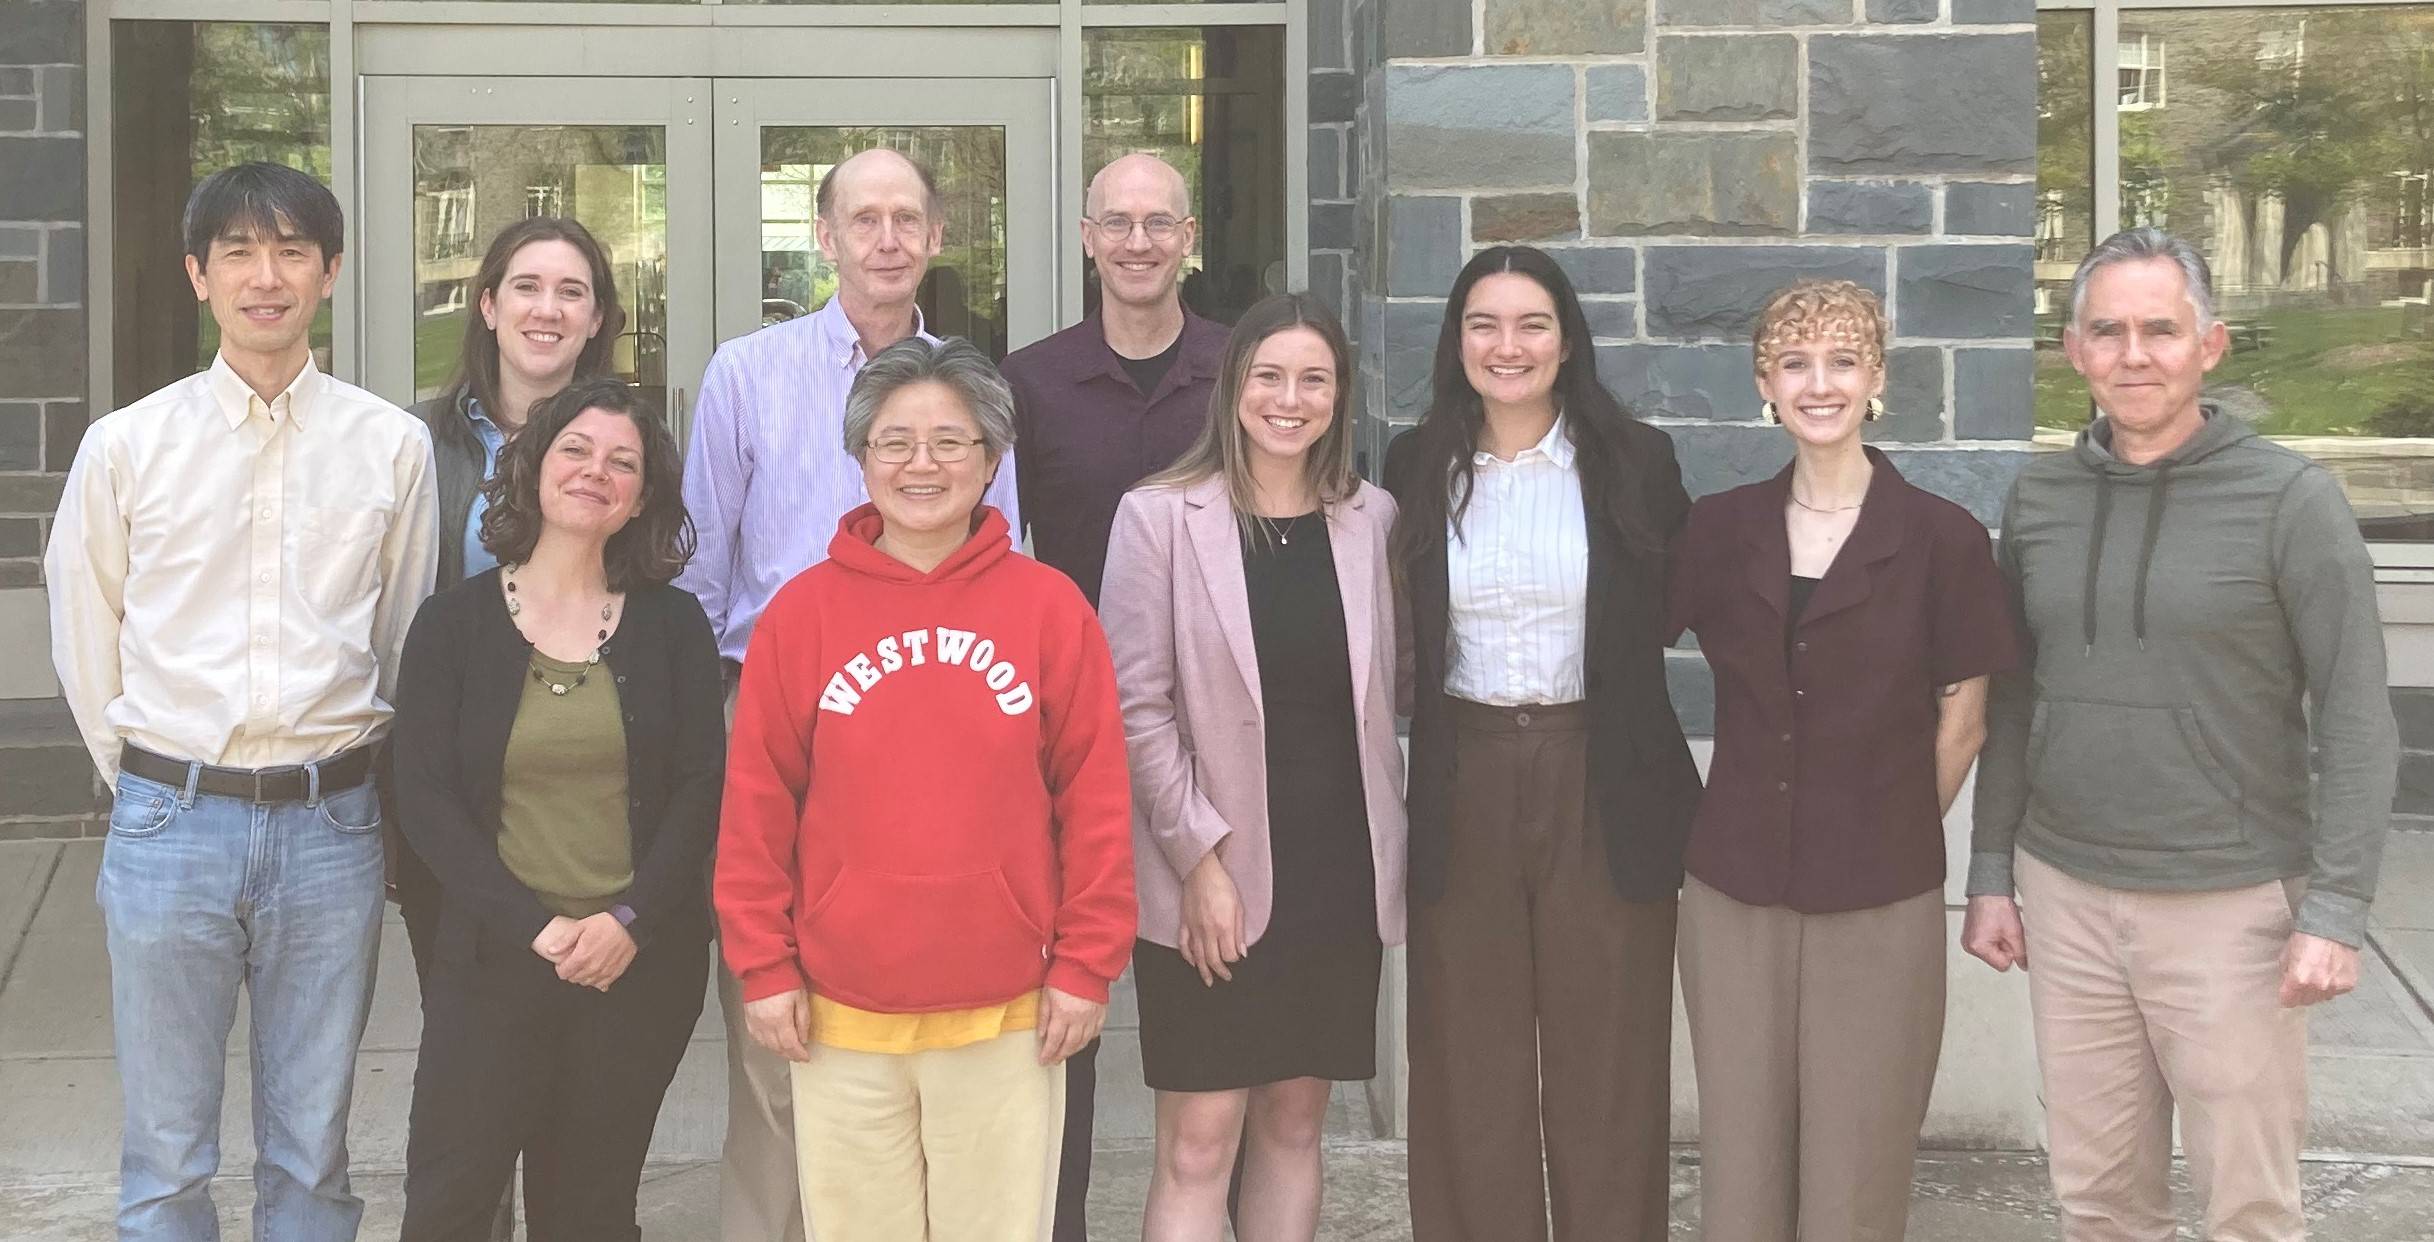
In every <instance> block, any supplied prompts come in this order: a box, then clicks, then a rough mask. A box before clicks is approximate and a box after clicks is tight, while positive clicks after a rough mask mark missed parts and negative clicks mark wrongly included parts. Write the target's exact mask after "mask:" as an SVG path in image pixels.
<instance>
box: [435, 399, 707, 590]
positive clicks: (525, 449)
mask: <svg viewBox="0 0 2434 1242" xmlns="http://www.w3.org/2000/svg"><path fill="white" fill-rule="evenodd" d="M586 410H601V411H605V412H607V413H610V414H622V415H624V416H625V417H626V418H627V419H628V420H630V421H631V422H632V423H633V424H634V429H635V430H636V431H638V432H640V433H641V436H642V512H640V513H637V514H635V515H634V518H633V520H632V521H629V522H627V523H626V524H625V527H624V529H622V530H620V531H618V532H617V533H616V534H614V535H611V536H609V541H608V547H607V548H606V549H604V550H603V551H602V553H601V560H602V561H603V562H605V567H606V568H607V570H608V585H609V589H610V590H612V591H631V590H633V589H635V588H637V587H645V586H657V585H659V584H661V583H663V582H667V581H669V580H670V579H672V578H674V577H675V576H676V573H677V571H678V570H681V569H683V568H684V567H685V562H686V561H689V560H691V559H693V519H692V518H691V517H689V516H687V515H686V513H685V498H684V490H683V489H684V476H683V473H682V470H681V467H679V466H678V464H677V460H676V437H675V436H673V435H671V434H669V432H668V425H667V423H665V422H664V421H662V420H661V419H660V417H659V411H657V410H655V409H652V408H651V404H650V402H648V401H646V400H644V399H643V397H642V394H641V393H639V392H636V391H635V390H633V389H632V388H628V387H627V386H626V385H625V384H624V383H623V382H622V381H619V380H614V379H590V380H577V381H575V382H574V383H572V384H569V385H567V386H566V388H565V389H564V390H562V391H560V392H559V393H558V395H556V396H554V397H551V398H549V399H548V400H545V401H541V402H539V403H537V404H535V405H534V406H533V407H532V417H531V418H530V419H529V420H528V421H527V422H526V424H525V427H524V430H523V431H522V432H520V433H518V434H517V436H516V438H515V439H513V440H510V441H508V442H507V447H506V448H504V449H501V450H499V464H498V471H497V473H495V474H493V475H491V476H490V481H489V482H487V483H484V484H482V495H483V497H485V498H486V499H488V500H489V501H490V507H489V508H488V509H485V510H483V512H482V546H483V547H485V548H487V549H489V550H490V554H491V555H492V556H495V557H497V558H498V559H499V563H500V564H503V565H520V564H523V563H524V561H525V560H527V559H528V558H530V557H531V556H532V549H533V545H534V544H536V543H539V542H540V541H541V461H542V459H543V458H544V457H546V456H548V455H549V450H550V447H551V446H552V445H553V444H555V443H556V442H557V439H558V433H560V432H562V431H565V430H566V425H567V424H568V423H571V422H573V421H575V419H576V418H578V417H580V416H581V415H582V414H583V413H584V411H586Z"/></svg>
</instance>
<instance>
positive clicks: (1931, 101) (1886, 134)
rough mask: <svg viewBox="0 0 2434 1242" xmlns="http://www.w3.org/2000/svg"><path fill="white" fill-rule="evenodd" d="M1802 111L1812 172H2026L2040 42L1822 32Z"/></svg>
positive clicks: (2033, 142) (2017, 37)
mask: <svg viewBox="0 0 2434 1242" xmlns="http://www.w3.org/2000/svg"><path fill="white" fill-rule="evenodd" d="M1808 107H1809V169H1810V171H1811V172H1814V173H1820V174H1826V175H1833V174H1838V173H1846V174H1847V173H1860V174H1865V173H1935V172H1944V173H1971V172H1977V173H1987V172H1996V173H2027V172H2031V171H2034V169H2035V162H2036V155H2037V37H2036V36H2035V35H2034V34H2025V33H2023V34H1965V35H1820V36H1817V37H1815V38H1812V39H1810V40H1809V102H1808Z"/></svg>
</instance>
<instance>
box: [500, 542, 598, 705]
mask: <svg viewBox="0 0 2434 1242" xmlns="http://www.w3.org/2000/svg"><path fill="white" fill-rule="evenodd" d="M499 576H500V577H501V578H503V579H505V580H506V583H507V615H508V616H511V617H519V616H522V615H524V601H523V600H521V599H519V598H517V596H516V571H515V570H513V569H506V570H501V571H500V573H499ZM616 604H617V601H616V599H615V598H614V597H611V598H610V600H609V601H608V602H607V603H604V604H602V605H600V634H599V638H598V642H597V644H596V645H595V646H593V648H592V653H591V654H590V655H588V656H585V657H584V658H583V667H582V668H581V669H579V670H577V671H576V673H575V679H574V680H573V681H571V682H559V681H552V680H550V679H549V678H548V677H546V676H543V675H542V673H541V666H540V664H539V663H538V661H539V657H540V654H541V649H540V648H539V647H535V648H533V656H534V660H535V663H534V664H533V666H532V679H533V680H534V681H535V682H538V683H540V684H541V685H544V686H547V687H549V692H550V693H551V694H554V695H558V696H559V697H561V698H563V697H565V695H566V694H567V692H568V691H571V690H578V689H581V688H582V686H583V683H584V682H586V681H589V680H591V676H592V666H593V665H595V664H598V663H600V653H601V652H602V651H603V650H605V649H606V648H607V647H608V636H609V632H608V623H609V614H610V611H611V610H612V609H614V608H615V607H616Z"/></svg>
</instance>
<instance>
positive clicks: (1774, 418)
mask: <svg viewBox="0 0 2434 1242" xmlns="http://www.w3.org/2000/svg"><path fill="white" fill-rule="evenodd" d="M1758 412H1759V413H1760V414H1763V415H1765V416H1766V421H1768V422H1770V423H1780V422H1782V421H1783V419H1782V417H1781V416H1779V415H1777V414H1776V413H1775V403H1774V402H1772V401H1767V402H1762V403H1760V404H1759V406H1758Z"/></svg>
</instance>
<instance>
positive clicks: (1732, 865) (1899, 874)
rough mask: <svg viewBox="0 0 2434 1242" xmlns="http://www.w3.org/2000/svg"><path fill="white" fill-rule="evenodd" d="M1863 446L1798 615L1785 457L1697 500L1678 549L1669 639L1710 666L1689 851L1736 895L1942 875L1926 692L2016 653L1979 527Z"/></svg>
mask: <svg viewBox="0 0 2434 1242" xmlns="http://www.w3.org/2000/svg"><path fill="white" fill-rule="evenodd" d="M1867 453H1868V459H1869V460H1870V461H1871V462H1873V463H1874V464H1875V467H1876V472H1875V474H1874V475H1873V476H1872V477H1871V479H1870V480H1869V483H1868V494H1867V498H1866V503H1865V507H1863V508H1862V509H1861V510H1860V513H1859V520H1858V521H1857V522H1856V523H1854V524H1853V525H1852V527H1851V534H1850V538H1849V539H1848V540H1847V541H1846V542H1845V543H1844V544H1843V546H1842V549H1841V551H1839V552H1838V553H1836V554H1835V557H1834V563H1833V564H1832V565H1831V566H1830V567H1829V568H1828V569H1827V570H1826V574H1825V577H1824V579H1823V580H1822V581H1820V582H1819V583H1818V584H1817V588H1816V592H1815V593H1814V594H1813V595H1811V596H1810V597H1809V602H1808V607H1807V608H1806V609H1805V610H1803V611H1802V612H1801V614H1800V618H1799V621H1798V622H1797V623H1796V624H1793V623H1792V622H1791V620H1790V616H1791V602H1790V601H1791V581H1792V559H1791V556H1792V554H1791V542H1790V538H1789V536H1788V535H1787V534H1786V533H1785V531H1784V526H1783V508H1784V504H1785V502H1786V497H1787V496H1788V495H1789V493H1790V491H1791V486H1792V471H1791V467H1789V466H1786V467H1784V469H1783V473H1781V474H1778V475H1776V476H1775V477H1774V478H1772V479H1768V480H1766V481H1764V482H1761V483H1752V484H1749V485H1747V486H1745V487H1737V488H1734V489H1733V490H1731V491H1729V492H1724V493H1722V494H1720V495H1715V496H1708V497H1705V498H1703V499H1701V500H1700V501H1699V503H1698V504H1697V505H1696V506H1695V507H1693V508H1692V510H1691V513H1690V522H1689V524H1688V525H1687V526H1686V527H1685V528H1684V529H1683V531H1682V534H1681V537H1680V538H1679V539H1678V540H1677V541H1676V542H1675V545H1674V552H1673V581H1672V585H1671V589H1670V601H1669V606H1668V609H1667V611H1668V614H1669V615H1668V619H1667V623H1666V633H1667V637H1668V639H1670V638H1671V637H1672V636H1674V635H1678V634H1679V633H1681V631H1683V630H1684V629H1691V630H1696V631H1697V632H1698V635H1699V649H1700V650H1701V651H1702V652H1704V653H1705V654H1706V656H1707V662H1708V665H1709V667H1711V668H1713V669H1714V670H1715V675H1716V756H1715V761H1714V762H1713V763H1712V764H1710V765H1709V767H1708V771H1707V778H1708V779H1707V795H1706V797H1705V798H1704V799H1702V800H1701V801H1700V804H1699V813H1698V818H1697V820H1696V823H1695V826H1694V828H1693V830H1692V833H1691V838H1690V848H1689V855H1688V863H1689V868H1690V873H1691V874H1692V875H1695V876H1697V877H1699V880H1700V882H1701V883H1704V884H1707V885H1709V886H1710V887H1712V888H1714V889H1716V890H1717V891H1719V892H1721V893H1723V894H1724V895H1725V896H1727V897H1730V898H1732V899H1733V900H1735V901H1738V902H1741V903H1742V904H1744V905H1753V906H1773V905H1782V906H1788V907H1790V908H1791V909H1794V910H1798V911H1800V912H1802V913H1804V914H1830V913H1834V912H1837V911H1843V910H1861V909H1867V908H1870V907H1873V906H1881V905H1885V904H1887V903H1889V902H1895V901H1899V900H1902V899H1903V898H1905V897H1913V896H1916V895H1918V894H1920V893H1923V892H1926V891H1928V890H1930V889H1933V888H1936V887H1938V886H1940V885H1941V884H1943V882H1944V826H1943V825H1944V811H1943V808H1942V807H1941V806H1939V805H1937V802H1936V788H1935V734H1936V726H1937V721H1938V718H1939V714H1940V713H1939V710H1938V707H1937V697H1936V688H1937V687H1939V686H1948V685H1953V684H1956V683H1958V682H1963V681H1967V680H1969V679H1970V678H1972V677H1978V676H1983V675H1985V674H1988V673H1997V672H2001V671H2003V670H2005V669H2008V668H2010V667H2012V666H2013V665H2014V664H2015V663H2017V662H2018V659H2019V651H2018V643H2017V641H2016V638H2015V632H2014V630H2013V626H2012V620H2011V613H2010V603H2011V596H2010V593H2009V591H2008V590H2007V589H2006V588H2005V586H2004V584H2003V579H2002V576H2001V575H2000V574H1999V573H1998V572H1997V571H1996V569H1995V562H1994V553H1993V550H1992V549H1991V547H1990V546H1989V545H1988V541H1987V538H1986V528H1985V527H1983V526H1981V525H1979V524H1978V520H1977V519H1976V518H1974V517H1971V516H1970V515H1969V511H1968V510H1966V509H1963V508H1962V507H1960V506H1959V505H1956V504H1954V503H1952V502H1951V501H1949V500H1945V499H1943V498H1941V497H1938V496H1935V495H1932V494H1930V493H1928V492H1925V491H1922V490H1920V489H1919V488H1917V487H1915V486H1913V485H1911V484H1910V483H1909V482H1908V481H1906V480H1904V479H1903V478H1902V476H1901V472H1900V471H1898V470H1896V469H1894V468H1893V463H1892V462H1891V461H1889V460H1887V459H1886V458H1885V455H1884V454H1883V453H1880V452H1878V451H1876V450H1875V449H1873V448H1871V449H1869V450H1867ZM1787 625H1791V627H1792V628H1791V629H1790V631H1789V633H1787V632H1786V626H1787Z"/></svg>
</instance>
